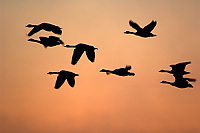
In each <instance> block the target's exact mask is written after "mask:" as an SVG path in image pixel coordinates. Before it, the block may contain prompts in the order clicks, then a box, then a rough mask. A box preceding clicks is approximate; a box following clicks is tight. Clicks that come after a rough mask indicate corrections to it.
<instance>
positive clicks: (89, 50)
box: [65, 43, 98, 65]
mask: <svg viewBox="0 0 200 133" xmlns="http://www.w3.org/2000/svg"><path fill="white" fill-rule="evenodd" d="M65 47H67V48H75V49H74V53H73V55H72V61H71V64H72V65H75V64H76V63H77V62H78V60H79V59H80V58H81V56H82V54H83V52H84V51H85V52H86V55H87V58H88V59H89V60H90V61H91V62H94V60H95V49H98V48H95V47H93V46H90V45H87V44H83V43H79V44H77V45H75V46H71V45H66V46H65Z"/></svg>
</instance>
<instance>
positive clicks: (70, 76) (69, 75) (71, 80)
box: [47, 70, 79, 89]
mask: <svg viewBox="0 0 200 133" xmlns="http://www.w3.org/2000/svg"><path fill="white" fill-rule="evenodd" d="M47 74H50V75H51V74H57V75H58V76H57V80H56V84H55V89H59V88H60V87H61V86H62V85H63V83H64V82H65V80H66V79H67V82H68V84H69V85H70V86H71V87H74V85H75V76H79V75H78V74H76V73H73V72H70V71H65V70H61V71H60V72H48V73H47Z"/></svg>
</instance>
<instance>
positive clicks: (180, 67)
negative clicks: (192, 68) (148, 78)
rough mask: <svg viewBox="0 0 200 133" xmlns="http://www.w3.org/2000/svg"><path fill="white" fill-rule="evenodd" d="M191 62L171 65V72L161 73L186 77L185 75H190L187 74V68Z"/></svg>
mask: <svg viewBox="0 0 200 133" xmlns="http://www.w3.org/2000/svg"><path fill="white" fill-rule="evenodd" d="M190 63H191V62H190V61H188V62H181V63H177V64H175V65H170V67H171V68H172V69H171V71H169V70H163V69H162V70H160V71H159V72H167V73H170V74H178V75H185V74H189V73H190V72H186V71H185V67H186V65H188V64H190Z"/></svg>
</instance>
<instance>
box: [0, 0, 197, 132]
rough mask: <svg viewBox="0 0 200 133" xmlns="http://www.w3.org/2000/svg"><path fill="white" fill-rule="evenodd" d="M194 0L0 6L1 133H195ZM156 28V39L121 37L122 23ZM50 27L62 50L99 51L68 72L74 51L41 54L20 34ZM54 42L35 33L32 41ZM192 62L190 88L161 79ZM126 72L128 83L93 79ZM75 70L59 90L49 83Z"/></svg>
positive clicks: (71, 0) (64, 0)
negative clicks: (56, 29)
mask: <svg viewBox="0 0 200 133" xmlns="http://www.w3.org/2000/svg"><path fill="white" fill-rule="evenodd" d="M199 7H200V1H198V0H1V2H0V13H1V14H0V15H1V17H0V26H1V27H0V45H1V48H0V50H1V51H0V52H1V53H0V59H1V60H0V63H1V66H0V70H1V71H0V75H1V77H0V78H1V79H0V81H1V82H0V88H1V90H0V94H1V95H0V102H1V106H0V122H1V123H0V125H1V126H0V131H2V133H199V132H200V126H199V123H200V82H199V80H200V71H199V68H200V59H199V58H200V25H199V22H200V15H199V13H200V8H199ZM130 19H131V20H133V21H135V22H137V23H138V24H139V25H140V26H142V27H143V26H145V25H147V24H148V23H150V22H151V21H152V20H156V21H157V22H158V23H157V26H156V27H155V29H154V30H153V33H155V34H156V35H157V36H156V37H154V38H147V39H144V38H141V37H137V36H133V35H125V34H123V32H124V31H126V30H133V29H132V28H131V27H130V26H129V24H128V21H129V20H130ZM41 22H49V23H52V24H55V25H59V26H60V27H62V28H63V34H62V35H61V36H59V37H61V39H62V40H63V41H64V42H65V44H77V43H79V42H83V43H87V44H91V45H93V46H95V47H98V50H97V51H96V60H95V62H94V63H91V62H89V61H88V59H87V58H86V56H85V55H83V56H82V57H81V59H80V61H79V62H78V64H77V65H75V66H73V65H71V64H70V63H71V56H72V53H73V50H72V49H67V48H64V47H63V46H57V47H53V48H47V49H45V48H44V47H43V46H42V45H39V44H37V43H32V42H28V41H27V40H28V39H29V38H28V36H27V33H28V32H29V31H30V29H29V28H26V27H25V26H26V25H27V24H29V23H32V24H39V23H41ZM49 35H54V34H53V33H51V32H45V31H40V32H39V33H37V34H35V35H33V36H32V38H34V39H38V37H39V36H49ZM182 61H191V62H192V63H191V64H190V65H188V66H187V68H186V70H187V71H190V72H191V74H190V75H187V76H186V77H190V78H196V79H197V82H195V83H192V85H193V86H194V88H193V89H178V88H176V87H172V86H170V85H167V84H161V83H160V82H161V81H162V80H167V81H173V80H174V79H173V76H172V75H169V74H167V73H159V72H158V71H159V70H160V69H170V67H169V65H170V64H175V63H178V62H182ZM125 65H131V66H132V70H131V72H134V73H135V74H136V75H135V76H134V77H119V76H116V75H109V76H108V75H106V74H105V73H100V72H99V70H100V69H102V68H106V69H115V68H120V67H124V66H125ZM61 69H65V70H69V71H73V72H75V73H78V74H79V75H80V76H79V77H76V84H75V87H74V88H71V87H69V85H68V84H67V82H66V83H65V84H63V86H62V87H61V88H60V89H58V90H56V89H54V84H55V81H56V75H47V72H49V71H60V70H61Z"/></svg>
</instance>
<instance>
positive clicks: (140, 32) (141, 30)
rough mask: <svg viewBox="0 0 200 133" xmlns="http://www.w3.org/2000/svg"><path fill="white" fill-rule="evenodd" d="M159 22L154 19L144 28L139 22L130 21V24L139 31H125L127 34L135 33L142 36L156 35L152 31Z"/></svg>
mask: <svg viewBox="0 0 200 133" xmlns="http://www.w3.org/2000/svg"><path fill="white" fill-rule="evenodd" d="M156 24H157V22H156V21H152V22H151V23H150V24H148V25H147V26H145V27H144V28H141V27H140V26H139V25H138V24H137V23H135V22H133V21H131V20H130V21H129V25H130V26H131V27H132V28H134V29H136V30H137V32H130V31H125V32H124V33H125V34H134V35H137V36H140V37H145V38H146V37H154V36H156V35H154V34H152V33H151V31H152V30H153V29H154V27H155V26H156Z"/></svg>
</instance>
